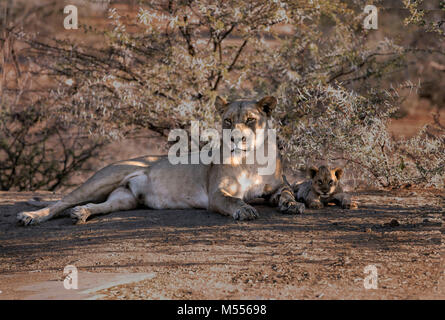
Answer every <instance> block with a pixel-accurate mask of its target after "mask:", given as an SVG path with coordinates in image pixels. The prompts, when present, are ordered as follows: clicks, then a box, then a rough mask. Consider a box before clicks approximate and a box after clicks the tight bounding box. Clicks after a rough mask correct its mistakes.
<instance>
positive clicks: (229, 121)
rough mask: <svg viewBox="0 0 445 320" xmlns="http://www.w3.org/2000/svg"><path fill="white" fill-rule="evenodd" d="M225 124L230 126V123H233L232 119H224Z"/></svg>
mask: <svg viewBox="0 0 445 320" xmlns="http://www.w3.org/2000/svg"><path fill="white" fill-rule="evenodd" d="M224 124H226V125H228V126H230V125H231V124H232V120H230V119H225V120H224Z"/></svg>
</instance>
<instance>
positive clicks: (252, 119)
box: [246, 118, 256, 123]
mask: <svg viewBox="0 0 445 320" xmlns="http://www.w3.org/2000/svg"><path fill="white" fill-rule="evenodd" d="M255 121H256V119H255V118H247V121H246V123H250V122H255Z"/></svg>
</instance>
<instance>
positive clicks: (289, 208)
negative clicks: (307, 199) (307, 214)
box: [280, 200, 305, 214]
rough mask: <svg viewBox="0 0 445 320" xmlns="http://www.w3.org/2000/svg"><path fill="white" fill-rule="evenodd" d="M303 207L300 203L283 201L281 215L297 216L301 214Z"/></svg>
mask: <svg viewBox="0 0 445 320" xmlns="http://www.w3.org/2000/svg"><path fill="white" fill-rule="evenodd" d="M304 209H305V206H304V204H303V203H301V202H296V201H293V200H289V201H285V202H283V203H282V204H281V206H280V211H281V213H284V214H297V213H303V212H304Z"/></svg>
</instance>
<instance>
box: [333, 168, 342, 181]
mask: <svg viewBox="0 0 445 320" xmlns="http://www.w3.org/2000/svg"><path fill="white" fill-rule="evenodd" d="M332 171H333V172H334V174H335V176H336V177H337V180H340V178H341V176H342V175H343V169H342V168H335V169H334V170H332Z"/></svg>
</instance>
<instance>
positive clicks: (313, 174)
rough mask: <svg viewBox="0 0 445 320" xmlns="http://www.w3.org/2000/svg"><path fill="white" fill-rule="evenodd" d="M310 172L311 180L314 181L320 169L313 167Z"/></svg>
mask: <svg viewBox="0 0 445 320" xmlns="http://www.w3.org/2000/svg"><path fill="white" fill-rule="evenodd" d="M308 171H309V176H310V177H311V179H313V178H314V177H315V175H316V174H317V172H318V168H317V167H314V166H312V167H310V168H309V170H308Z"/></svg>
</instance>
